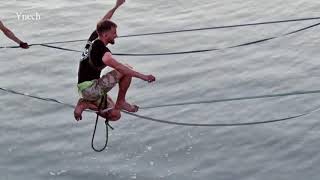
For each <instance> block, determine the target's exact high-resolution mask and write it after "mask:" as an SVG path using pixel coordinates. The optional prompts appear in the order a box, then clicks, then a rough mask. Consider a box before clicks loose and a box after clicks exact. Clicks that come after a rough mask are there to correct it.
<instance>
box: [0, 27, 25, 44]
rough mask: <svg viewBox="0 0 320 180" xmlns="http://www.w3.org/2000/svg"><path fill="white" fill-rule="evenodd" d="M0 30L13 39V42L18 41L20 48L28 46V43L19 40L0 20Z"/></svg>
mask: <svg viewBox="0 0 320 180" xmlns="http://www.w3.org/2000/svg"><path fill="white" fill-rule="evenodd" d="M0 30H1V31H2V32H3V33H4V34H5V35H6V36H7V37H8V38H10V39H11V40H13V41H14V42H16V43H18V44H19V45H20V47H22V48H25V49H27V48H29V45H28V44H27V43H25V42H23V41H21V40H20V39H19V38H17V37H16V36H15V35H14V34H13V32H12V31H10V29H8V28H7V27H6V26H4V24H3V23H2V22H1V21H0Z"/></svg>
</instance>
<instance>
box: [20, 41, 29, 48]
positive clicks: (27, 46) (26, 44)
mask: <svg viewBox="0 0 320 180" xmlns="http://www.w3.org/2000/svg"><path fill="white" fill-rule="evenodd" d="M20 47H21V48H23V49H28V48H29V45H28V43H25V42H20Z"/></svg>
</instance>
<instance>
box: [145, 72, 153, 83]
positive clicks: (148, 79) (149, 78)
mask: <svg viewBox="0 0 320 180" xmlns="http://www.w3.org/2000/svg"><path fill="white" fill-rule="evenodd" d="M143 80H145V81H148V82H149V83H151V82H153V81H155V80H156V78H155V77H154V76H153V75H151V74H150V75H145V76H144V78H143Z"/></svg>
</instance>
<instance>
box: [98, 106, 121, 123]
mask: <svg viewBox="0 0 320 180" xmlns="http://www.w3.org/2000/svg"><path fill="white" fill-rule="evenodd" d="M98 115H99V116H101V117H103V118H107V119H108V120H109V121H117V120H119V119H120V117H121V112H120V110H118V109H114V108H113V109H110V108H108V109H103V110H100V111H99V112H98Z"/></svg>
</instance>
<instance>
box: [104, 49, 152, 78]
mask: <svg viewBox="0 0 320 180" xmlns="http://www.w3.org/2000/svg"><path fill="white" fill-rule="evenodd" d="M102 61H103V63H104V64H105V65H106V66H110V67H112V68H113V69H115V70H117V71H119V72H120V73H121V74H123V75H127V76H131V77H136V78H139V79H142V80H144V81H148V82H152V81H155V80H156V78H155V77H154V76H153V75H144V74H141V73H139V72H137V71H134V70H132V69H130V68H129V67H127V66H125V65H123V64H121V63H119V62H118V61H117V60H115V59H114V58H113V57H112V54H111V53H110V52H106V53H105V54H104V56H103V58H102Z"/></svg>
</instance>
